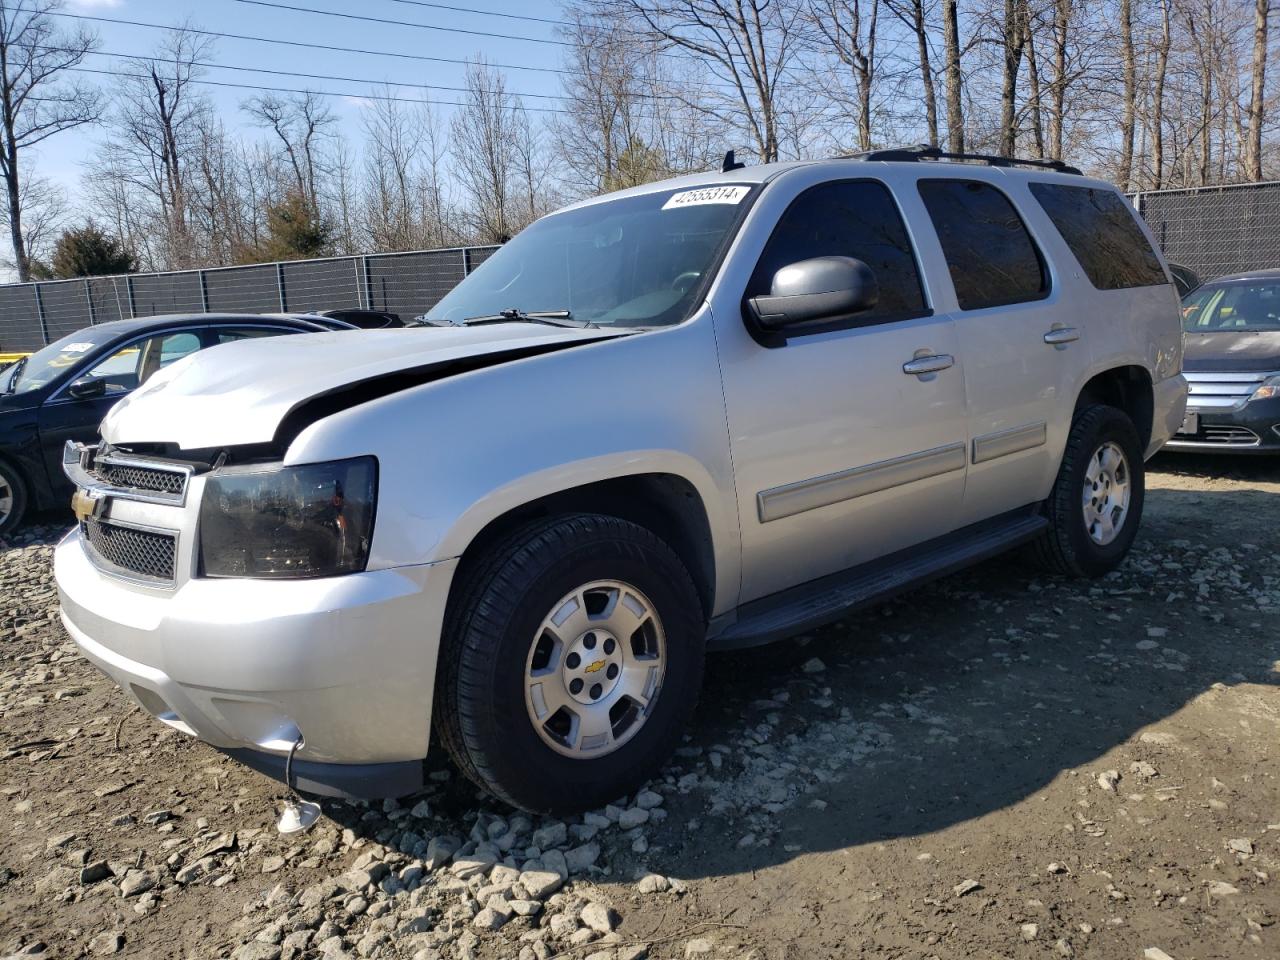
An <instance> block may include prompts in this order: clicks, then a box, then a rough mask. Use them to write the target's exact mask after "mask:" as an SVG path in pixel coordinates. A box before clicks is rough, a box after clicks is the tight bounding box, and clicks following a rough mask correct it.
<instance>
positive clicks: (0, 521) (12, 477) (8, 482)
mask: <svg viewBox="0 0 1280 960" xmlns="http://www.w3.org/2000/svg"><path fill="white" fill-rule="evenodd" d="M26 512H27V486H26V484H25V483H23V482H22V476H21V475H20V474H19V473H18V471H17V470H15V469H14V468H13V467H11V466H9V464H7V463H5V462H4V461H3V460H0V536H3V535H4V534H6V533H9V532H10V531H11V530H13V529H14V528H15V527H16V526H17V525H18V524H19V523H21V522H22V516H23V514H25V513H26Z"/></svg>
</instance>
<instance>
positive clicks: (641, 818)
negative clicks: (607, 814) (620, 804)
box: [618, 807, 649, 830]
mask: <svg viewBox="0 0 1280 960" xmlns="http://www.w3.org/2000/svg"><path fill="white" fill-rule="evenodd" d="M648 822H649V811H648V810H646V809H644V808H643V807H628V808H627V809H626V810H623V811H622V813H621V814H620V815H619V816H618V826H620V827H621V828H622V829H623V830H634V829H635V828H636V827H639V826H641V825H643V824H646V823H648Z"/></svg>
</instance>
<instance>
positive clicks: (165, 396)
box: [102, 323, 628, 450]
mask: <svg viewBox="0 0 1280 960" xmlns="http://www.w3.org/2000/svg"><path fill="white" fill-rule="evenodd" d="M625 332H628V331H619V330H616V329H612V330H610V329H603V330H590V329H587V330H577V329H568V328H558V327H549V326H537V325H534V324H529V323H502V324H493V325H485V326H477V327H457V328H437V327H406V328H402V329H395V330H359V331H343V332H335V333H312V334H301V335H296V336H280V337H264V338H259V339H248V340H240V341H237V342H235V343H228V344H224V345H222V346H219V347H213V348H211V349H208V350H202V351H200V352H199V353H194V354H192V355H190V356H188V357H185V358H183V359H182V360H179V361H178V362H176V363H174V364H173V365H172V366H170V367H167V368H165V369H164V370H161V371H160V372H159V373H157V374H156V375H155V376H153V377H152V378H151V379H150V380H148V381H147V383H146V384H144V385H143V386H142V387H140V388H139V389H137V390H135V391H134V392H133V393H132V394H130V395H129V396H128V397H126V398H125V399H124V400H122V401H120V403H118V404H116V406H115V407H114V408H112V410H111V412H110V413H109V414H108V415H107V418H106V419H105V420H104V421H103V422H102V436H103V439H105V440H107V441H108V442H109V443H112V444H117V445H119V444H129V443H173V444H177V445H178V446H179V447H181V448H183V449H186V450H203V449H208V448H211V447H222V446H238V445H240V444H251V443H268V442H271V441H272V440H274V439H276V438H277V435H278V433H279V432H280V431H281V427H282V424H284V425H285V426H286V428H287V427H288V426H289V424H286V418H288V417H289V415H290V413H293V412H295V411H297V413H295V417H294V419H293V421H290V423H293V424H294V425H297V424H296V423H295V421H296V420H297V419H298V417H299V416H301V415H302V414H303V413H305V412H306V411H307V410H309V409H312V408H313V405H312V404H311V403H310V402H311V401H317V403H316V404H315V405H314V409H315V410H316V411H317V414H318V415H320V416H322V415H324V412H333V410H335V409H340V408H341V407H343V406H350V405H352V404H355V403H361V402H364V401H365V400H367V399H371V398H372V397H375V396H383V395H386V394H387V393H391V392H394V391H396V390H402V389H407V388H409V387H412V386H416V385H418V384H420V383H426V382H430V381H431V380H435V379H440V378H441V377H446V376H451V375H454V374H456V373H462V372H466V371H467V370H474V369H476V368H477V367H479V366H489V365H492V364H497V363H505V362H510V361H513V360H517V359H521V358H523V357H526V356H529V355H531V354H536V353H542V352H550V351H553V350H560V349H566V348H569V347H573V346H576V345H579V344H586V343H591V342H593V341H596V340H602V339H608V338H611V337H616V336H619V335H620V334H621V333H625ZM320 401H323V403H321V402H320Z"/></svg>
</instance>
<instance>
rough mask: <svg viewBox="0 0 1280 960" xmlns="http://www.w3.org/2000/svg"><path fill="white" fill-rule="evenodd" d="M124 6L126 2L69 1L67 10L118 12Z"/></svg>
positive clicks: (103, 0) (104, 0)
mask: <svg viewBox="0 0 1280 960" xmlns="http://www.w3.org/2000/svg"><path fill="white" fill-rule="evenodd" d="M123 6H124V0H67V9H69V10H71V11H73V12H78V13H84V12H88V11H93V10H116V9H119V8H120V7H123Z"/></svg>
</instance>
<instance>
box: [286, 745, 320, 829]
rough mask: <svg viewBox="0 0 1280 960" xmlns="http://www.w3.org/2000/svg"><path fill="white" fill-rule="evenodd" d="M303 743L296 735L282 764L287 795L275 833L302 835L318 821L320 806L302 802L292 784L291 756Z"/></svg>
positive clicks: (306, 801)
mask: <svg viewBox="0 0 1280 960" xmlns="http://www.w3.org/2000/svg"><path fill="white" fill-rule="evenodd" d="M303 743H304V741H303V738H302V734H298V739H297V740H295V741H293V746H291V747H290V748H289V756H288V758H287V759H286V760H285V762H284V786H285V789H286V790H288V791H289V794H288V796H287V797H286V798H285V801H284V809H282V810H281V811H280V817H279V819H277V820H276V832H277V833H302V832H304V831H307V830H310V829H311V828H312V827H314V826H315V825H316V821H317V820H319V819H320V804H318V803H316V802H315V801H314V800H303V799H302V797H300V796H299V795H298V791H297V790H296V789H295V787H294V783H293V755H294V754H295V753H297V752H298V748H299V747H301V746H302V745H303Z"/></svg>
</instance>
